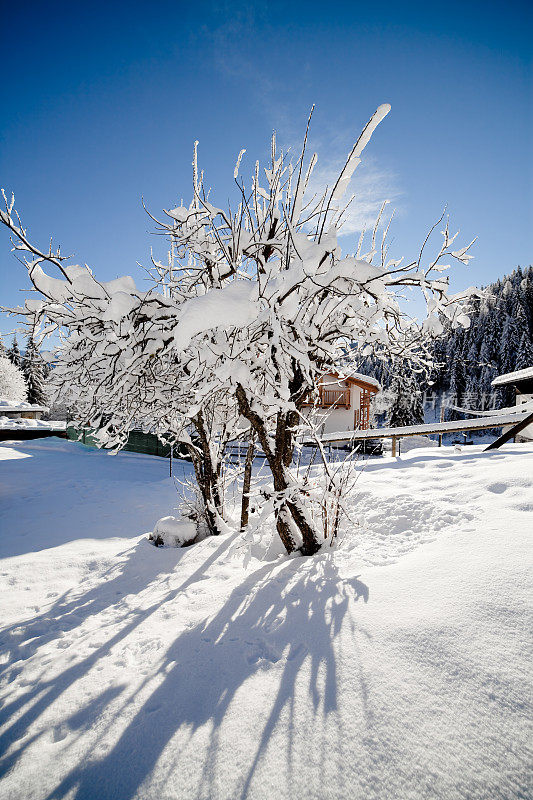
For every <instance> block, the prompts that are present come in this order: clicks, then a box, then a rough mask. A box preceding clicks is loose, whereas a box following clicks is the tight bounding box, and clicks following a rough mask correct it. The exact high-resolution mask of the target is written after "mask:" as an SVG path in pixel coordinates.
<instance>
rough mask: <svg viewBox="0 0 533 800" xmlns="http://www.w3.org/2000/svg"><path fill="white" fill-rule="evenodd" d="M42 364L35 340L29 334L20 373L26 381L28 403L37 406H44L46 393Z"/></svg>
mask: <svg viewBox="0 0 533 800" xmlns="http://www.w3.org/2000/svg"><path fill="white" fill-rule="evenodd" d="M43 367H44V362H43V358H42V356H41V354H40V352H39V348H38V347H37V344H36V342H35V339H34V338H33V336H32V335H31V334H30V335H29V336H28V343H27V346H26V352H25V353H24V358H23V360H22V371H23V373H24V377H25V379H26V386H27V388H28V403H35V404H36V405H38V406H42V405H45V404H46V393H45V389H44V382H45V379H44V369H43Z"/></svg>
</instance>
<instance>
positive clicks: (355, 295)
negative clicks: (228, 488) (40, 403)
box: [0, 105, 471, 554]
mask: <svg viewBox="0 0 533 800" xmlns="http://www.w3.org/2000/svg"><path fill="white" fill-rule="evenodd" d="M389 111H390V106H388V105H382V106H380V107H379V108H378V110H377V111H376V112H375V114H374V115H373V116H372V118H371V120H370V121H369V122H368V124H367V125H366V126H365V128H364V130H363V132H362V133H361V135H360V136H359V138H358V139H357V141H356V143H355V144H354V146H353V148H352V150H351V152H350V154H349V156H348V158H347V160H346V163H345V165H344V167H343V168H342V169H341V170H340V172H339V176H338V179H337V180H336V182H335V183H334V185H333V187H332V188H331V189H327V190H326V191H325V192H324V194H323V195H322V196H321V197H317V196H312V197H309V193H308V192H307V188H308V186H309V181H310V177H311V174H312V172H313V169H314V167H315V165H316V163H317V156H316V154H314V155H312V156H311V158H310V159H309V161H308V162H307V163H306V161H307V153H306V145H307V132H306V135H305V138H304V144H303V147H302V151H301V154H300V157H299V158H298V160H297V161H296V163H293V162H291V161H290V160H289V159H288V158H287V155H286V154H285V153H283V152H282V151H279V150H278V147H277V144H276V138H275V136H274V137H273V138H272V146H271V157H270V161H269V163H268V165H267V166H266V167H265V168H264V170H263V171H261V170H260V166H259V163H256V164H255V168H254V169H253V171H252V176H251V180H250V182H249V184H248V185H246V184H245V183H244V182H243V181H242V180H241V179H240V178H239V172H240V168H241V162H242V158H243V155H244V153H245V151H244V150H243V151H241V153H240V154H239V157H238V159H237V163H236V166H235V169H234V173H233V177H234V181H235V184H236V187H237V190H238V192H239V196H240V204H239V205H238V207H237V208H236V209H235V208H234V209H233V210H227V211H226V210H223V209H221V208H217V207H216V206H214V205H213V204H212V203H211V198H212V194H210V193H209V192H207V191H206V190H205V188H204V183H203V173H199V171H198V166H197V155H196V153H197V148H196V145H195V150H194V160H193V187H192V188H193V196H192V200H191V202H190V204H189V205H188V206H183V205H181V206H179V207H176V208H171V209H169V210H167V211H165V218H164V219H162V220H156V219H155V218H154V217H152V219H154V220H155V222H156V224H157V227H158V231H159V232H160V233H162V234H165V235H166V236H167V237H168V240H169V243H170V252H169V258H168V261H167V262H159V261H156V260H155V259H154V260H153V266H152V269H151V270H150V274H151V276H152V278H153V288H152V289H151V290H149V291H148V292H146V291H139V290H138V289H137V288H136V286H135V283H134V281H133V280H132V278H130V277H123V278H120V279H117V280H114V281H108V282H99V281H98V280H96V278H95V277H94V275H93V273H92V271H91V270H90V269H89V268H88V267H80V266H70V265H68V264H67V263H66V260H65V258H64V257H63V256H61V255H60V253H59V251H58V252H55V253H54V252H52V250H51V249H50V251H48V252H43V251H40V250H39V249H38V248H36V247H35V246H33V245H32V244H31V243H30V242H29V240H28V238H27V235H26V231H25V229H23V228H22V226H21V224H20V220H19V218H18V216H17V215H16V212H14V209H13V205H14V201H13V199H11V200H9V201H8V200H7V198H6V201H5V210H4V211H1V212H0V220H1V221H2V222H3V223H4V224H5V225H7V226H8V227H9V228H10V230H11V233H12V235H13V237H14V240H15V242H16V245H15V247H16V249H17V250H21V251H26V252H29V253H30V257H29V258H27V262H26V263H27V268H28V272H29V276H30V278H31V280H32V283H33V285H34V287H35V288H36V289H37V290H38V292H39V293H40V297H41V299H40V300H35V299H34V298H32V299H29V300H27V301H26V305H25V308H24V309H22V311H23V312H24V313H26V314H28V315H35V314H37V316H38V317H39V318H40V319H41V320H47V321H48V323H49V328H48V330H55V329H60V330H61V331H62V332H63V336H64V346H63V348H62V352H61V354H60V355H58V365H57V367H56V368H55V370H54V382H55V383H56V386H57V387H58V391H59V394H60V395H62V396H63V398H64V400H65V401H66V402H69V401H70V402H71V403H72V404H73V405H74V406H76V407H77V409H78V411H79V413H80V416H82V418H84V419H85V420H87V421H90V422H91V424H93V425H98V426H99V427H100V436H101V439H102V441H107V442H108V443H114V444H117V445H120V444H121V443H123V442H124V441H125V438H126V436H127V432H128V430H129V428H130V427H131V425H132V424H133V423H134V422H135V424H143V423H145V424H150V426H151V427H152V428H153V429H155V430H157V431H158V432H160V433H166V434H167V435H168V436H169V437H170V438H171V439H172V440H180V441H183V442H184V443H185V444H186V446H187V447H188V449H189V453H190V455H191V458H192V460H193V464H194V467H195V474H196V479H197V481H198V485H199V487H200V490H201V495H202V498H203V504H204V513H205V518H206V522H207V525H208V528H209V529H210V531H211V532H212V533H217V532H218V531H219V530H221V529H222V527H223V526H221V525H220V524H219V520H221V519H222V518H223V516H224V509H223V492H222V489H221V480H222V473H223V464H222V457H223V453H224V447H225V444H226V442H227V441H228V440H229V439H231V438H232V437H235V436H236V435H239V433H240V434H241V435H242V433H243V431H245V430H246V429H248V430H250V431H253V432H254V434H255V436H256V437H257V440H258V443H259V445H260V447H261V448H262V450H263V451H264V453H265V456H266V459H267V463H268V465H269V467H270V470H271V473H272V487H271V495H270V500H271V501H272V507H273V509H274V513H275V518H276V527H277V530H278V533H279V535H280V537H281V539H282V541H283V543H284V545H285V548H286V550H287V552H291V551H293V550H295V549H299V550H300V551H301V552H302V553H304V554H312V553H314V552H316V550H317V549H318V548H319V547H320V541H321V537H320V535H319V532H318V530H317V527H316V524H315V522H314V520H313V519H312V517H311V516H310V514H309V513H308V509H307V491H306V489H305V487H304V486H303V485H302V483H301V481H299V480H298V478H297V477H296V476H295V474H294V472H293V471H292V470H291V461H292V458H293V454H294V449H295V445H296V439H297V435H298V433H299V432H301V431H302V430H303V429H304V428H307V429H309V420H308V418H307V416H306V415H305V414H304V413H303V407H304V404H305V403H306V402H307V401H308V400H309V398H312V397H313V396H314V395H315V394H316V390H317V386H318V383H319V381H320V378H321V377H322V376H323V375H324V374H326V373H329V372H332V371H335V372H338V373H339V374H340V375H341V376H343V375H344V376H349V375H350V373H351V372H353V371H357V364H358V361H359V360H360V359H361V357H362V355H363V354H365V353H367V352H371V351H373V350H374V349H378V350H380V351H382V352H386V353H387V355H388V356H389V357H391V358H402V359H405V358H410V359H411V360H413V361H414V362H416V361H417V359H418V360H420V359H421V358H423V356H424V351H423V347H422V345H421V333H420V330H419V329H418V328H417V327H416V326H415V325H414V324H413V323H412V322H411V321H410V319H409V318H408V317H407V316H406V315H405V314H403V313H402V311H401V305H400V303H401V293H402V291H404V290H405V288H406V287H409V288H418V289H419V290H420V291H421V292H422V293H423V295H424V297H425V300H426V305H427V319H426V320H425V322H424V325H423V332H424V333H425V334H426V335H427V336H429V335H432V334H438V333H440V332H441V331H442V324H441V322H440V318H441V317H442V316H444V317H446V318H447V319H449V320H451V321H452V323H453V324H468V318H467V317H466V316H465V314H464V312H463V311H462V310H461V309H458V308H457V304H458V301H459V300H462V299H465V298H466V297H468V295H469V293H468V292H466V293H463V294H462V295H456V296H449V294H448V280H447V278H446V277H445V276H444V275H443V274H442V273H443V271H445V270H446V269H447V268H448V267H447V266H445V265H443V264H442V260H443V259H446V260H448V259H450V260H452V259H455V260H457V261H460V262H462V263H465V264H466V263H468V260H469V259H470V258H471V256H470V255H469V254H468V249H469V247H470V245H468V246H466V247H461V248H459V249H453V248H454V240H455V238H456V236H457V234H455V235H450V232H449V228H448V224H447V223H446V224H445V225H444V227H443V230H442V237H443V238H442V244H441V246H440V247H438V248H437V252H436V253H434V254H433V255H431V256H427V255H426V252H427V241H428V238H429V236H428V237H426V239H425V241H424V244H423V246H422V247H421V248H420V249H419V251H418V253H417V256H416V258H415V259H413V260H411V261H408V262H406V263H404V261H403V259H402V258H390V256H389V246H388V242H387V233H388V229H389V224H390V222H389V223H387V224H386V225H384V226H382V227H380V226H381V220H382V218H383V213H384V210H385V207H386V203H384V204H383V206H382V209H381V212H380V214H379V217H378V220H377V221H376V225H375V227H374V230H373V231H372V232H370V235H369V239H370V240H369V241H368V244H366V242H367V239H366V238H365V236H364V235H362V236H361V238H360V239H359V243H358V245H357V247H356V248H355V251H354V252H353V253H350V254H347V255H344V254H343V253H342V252H341V248H340V246H339V244H338V241H337V235H338V232H339V229H340V228H341V226H342V218H343V213H344V211H345V209H346V207H347V205H349V203H351V202H352V200H353V198H351V200H349V201H348V203H346V202H344V201H343V198H344V195H345V193H346V190H347V188H348V185H349V183H350V179H351V177H352V175H353V172H354V170H355V169H356V167H357V165H358V164H359V163H360V160H361V155H362V152H363V150H364V148H365V147H366V145H367V144H368V142H369V140H370V138H371V136H372V134H373V132H374V131H375V129H376V127H377V125H378V124H379V123H380V122H381V121H382V120H383V119H384V117H385V116H386V115H387V114H388V112H389ZM365 247H367V248H368V249H365ZM44 262H48V263H49V264H51V265H53V266H55V267H56V268H57V269H58V270H59V273H60V274H61V278H55V277H52V276H51V275H48V274H47V273H46V272H45V271H44V270H43V268H42V266H41V265H42V264H43V263H44ZM239 417H240V419H239ZM191 430H192V431H193V432H194V437H193V436H192V435H191Z"/></svg>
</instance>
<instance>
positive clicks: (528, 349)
mask: <svg viewBox="0 0 533 800" xmlns="http://www.w3.org/2000/svg"><path fill="white" fill-rule="evenodd" d="M526 367H533V342H532V341H531V336H529V334H528V333H527V332H526V331H524V333H523V334H522V338H521V339H520V344H519V346H518V354H517V357H516V363H515V369H517V370H518V369H526Z"/></svg>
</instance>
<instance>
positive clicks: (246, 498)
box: [241, 430, 255, 531]
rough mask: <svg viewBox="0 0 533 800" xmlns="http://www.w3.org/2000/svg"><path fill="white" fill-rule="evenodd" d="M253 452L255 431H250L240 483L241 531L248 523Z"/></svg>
mask: <svg viewBox="0 0 533 800" xmlns="http://www.w3.org/2000/svg"><path fill="white" fill-rule="evenodd" d="M254 453H255V431H254V430H251V431H250V439H249V441H248V449H247V450H246V459H245V461H244V478H243V483H242V502H241V531H243V530H244V529H245V528H246V527H247V525H248V512H249V508H250V486H251V484H252V466H253V461H254Z"/></svg>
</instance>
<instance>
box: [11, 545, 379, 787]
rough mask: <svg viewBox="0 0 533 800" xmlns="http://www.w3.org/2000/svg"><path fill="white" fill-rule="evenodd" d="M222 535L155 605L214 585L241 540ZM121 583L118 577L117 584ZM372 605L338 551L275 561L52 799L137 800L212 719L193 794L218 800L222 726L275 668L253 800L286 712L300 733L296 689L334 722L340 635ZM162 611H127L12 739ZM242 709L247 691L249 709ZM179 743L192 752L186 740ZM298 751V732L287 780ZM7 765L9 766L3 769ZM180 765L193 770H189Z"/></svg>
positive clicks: (185, 643)
mask: <svg viewBox="0 0 533 800" xmlns="http://www.w3.org/2000/svg"><path fill="white" fill-rule="evenodd" d="M224 538H225V541H224V542H222V543H221V545H220V547H218V548H217V549H216V550H215V551H214V552H213V553H212V555H211V556H210V558H209V559H208V560H207V561H206V562H203V564H202V568H201V569H200V570H198V571H197V572H196V573H193V575H191V576H190V578H189V579H187V581H186V582H185V583H184V584H183V585H182V586H180V587H178V588H177V589H175V590H172V591H170V592H168V594H167V595H165V596H164V597H163V599H162V600H160V601H158V603H157V608H160V607H161V605H162V603H168V602H172V601H173V600H175V599H176V598H177V597H178V596H179V594H180V592H182V591H184V589H185V588H186V585H191V583H194V582H195V581H198V580H201V579H202V577H205V574H204V573H205V571H206V570H208V569H209V567H210V566H211V565H212V564H213V562H214V561H216V560H217V559H218V557H219V556H220V555H221V553H222V552H223V551H224V550H225V549H226V548H227V547H228V546H229V545H230V544H231V542H232V539H233V537H224ZM156 552H158V551H156ZM176 552H178V553H180V552H183V551H176ZM164 554H165V556H167V555H168V556H169V557H171V554H172V551H168V550H165V551H164ZM174 563H175V562H174ZM171 568H172V567H171ZM116 580H117V581H120V577H117V578H116ZM368 597H369V590H368V587H367V586H365V584H364V583H362V582H361V581H360V580H358V579H357V578H351V579H348V580H345V579H341V578H340V576H339V574H338V572H337V568H336V566H335V562H334V558H333V556H332V554H321V555H320V554H319V555H318V556H315V557H311V558H296V559H290V560H288V561H286V562H285V563H284V564H283V565H282V566H281V567H280V566H279V562H278V565H277V566H273V565H272V564H269V565H266V566H263V567H261V568H259V569H258V570H256V571H255V572H253V573H252V574H250V575H249V577H247V578H246V579H245V580H244V581H243V582H242V583H241V584H239V586H237V587H236V588H235V589H234V590H233V592H232V593H231V594H230V595H229V597H228V598H227V600H226V601H225V602H224V603H223V604H222V605H221V607H220V609H219V611H218V613H217V614H216V615H215V616H213V617H211V618H207V619H205V620H203V621H202V622H200V623H199V624H197V625H196V626H195V627H193V628H189V629H186V630H185V631H183V632H182V633H180V635H178V636H177V638H176V639H175V641H174V642H173V644H172V645H171V647H170V648H169V649H168V651H167V652H166V654H165V656H164V658H163V660H162V662H161V663H160V666H159V672H158V674H159V677H160V678H161V682H160V683H159V685H158V686H157V688H156V689H155V690H153V691H152V693H151V695H150V696H149V697H148V699H146V701H145V702H143V704H142V706H141V707H139V708H138V710H137V711H136V713H135V715H134V716H133V718H131V720H130V722H129V724H128V725H127V726H126V728H125V729H124V730H123V731H122V732H121V734H120V736H119V737H118V739H115V737H113V735H112V734H113V726H114V724H115V723H117V724H118V723H119V720H120V711H117V712H114V716H113V719H112V721H111V722H110V724H109V727H108V732H109V733H110V735H111V739H112V740H113V741H115V744H114V745H113V746H111V748H110V749H109V750H108V751H107V752H106V753H105V755H103V756H102V757H100V758H97V757H95V756H93V758H92V760H89V761H82V762H80V763H76V764H75V765H74V766H73V768H72V769H71V771H70V772H69V774H68V775H66V776H65V777H64V779H63V780H62V781H61V782H60V783H59V785H58V786H57V787H56V788H55V789H54V790H53V791H52V792H51V793H50V794H49V796H48V800H53V799H54V800H55V799H57V798H64V797H66V796H68V797H73V798H76V800H94V798H99V799H100V800H103V799H104V798H113V800H128V798H133V797H135V796H136V794H137V792H138V790H139V788H140V787H141V785H142V784H143V783H144V782H145V781H146V780H147V779H149V777H150V775H151V773H152V771H153V769H154V767H155V766H156V764H157V762H158V760H159V758H160V756H161V755H162V753H163V750H164V749H165V748H166V747H167V745H168V744H169V742H170V741H171V740H172V738H173V737H174V736H175V735H176V734H178V733H180V732H181V733H182V736H181V737H180V741H181V742H182V741H183V740H184V739H185V740H186V741H187V742H188V741H190V738H191V737H192V736H193V735H194V733H195V731H197V730H198V728H200V726H204V725H205V724H206V723H210V728H209V730H210V733H209V745H208V747H207V750H206V754H205V759H204V763H203V777H202V779H201V781H200V783H199V785H198V786H197V789H196V793H197V796H198V797H199V796H202V797H204V796H211V794H212V792H211V790H213V791H214V790H215V781H216V777H217V775H216V769H217V755H218V750H219V735H220V729H221V725H222V723H223V722H224V721H225V720H226V718H228V717H231V714H232V713H233V710H232V712H230V713H229V714H228V711H229V709H230V706H231V704H232V701H233V700H234V699H235V696H236V694H237V693H238V692H239V690H240V689H241V687H243V685H244V684H245V683H246V681H248V680H249V679H251V678H252V677H253V676H254V675H255V674H256V673H257V672H258V671H265V670H266V671H271V672H270V676H269V685H270V686H271V687H272V705H271V707H270V711H269V714H268V717H267V719H266V721H264V723H262V728H261V730H259V731H258V732H257V737H256V735H255V734H254V741H256V744H255V753H254V754H253V756H252V755H251V754H250V753H249V754H248V756H244V754H241V761H240V762H239V766H238V767H236V769H235V774H234V779H235V782H236V786H235V797H241V798H246V797H247V795H248V791H249V788H250V786H251V783H252V780H253V778H254V775H255V772H256V768H257V767H258V765H259V763H260V761H261V759H262V757H263V755H264V754H265V751H266V749H267V747H268V745H269V742H270V740H271V737H272V734H273V733H274V731H275V730H276V727H277V725H278V723H279V722H280V719H281V716H282V714H283V715H284V717H285V715H286V714H288V715H289V720H290V721H289V723H288V730H291V728H292V722H293V719H294V714H295V704H296V689H297V686H298V687H299V692H300V693H301V692H302V691H304V693H305V691H307V693H308V697H309V702H310V704H311V706H310V707H311V708H312V709H313V713H314V714H315V715H316V714H319V713H322V714H323V715H324V717H326V716H327V715H329V714H330V713H331V712H334V711H335V710H336V709H337V666H336V657H335V639H336V637H337V635H338V633H339V631H340V630H341V625H342V622H343V620H344V618H345V615H346V613H347V611H348V609H349V606H350V604H351V603H353V602H354V601H358V600H359V599H362V600H363V601H364V602H367V601H368ZM91 602H95V601H94V598H93V599H91V598H90V597H89V598H88V603H87V608H88V609H90V607H91ZM82 608H83V607H82ZM65 609H66V616H67V618H68V615H69V614H70V613H72V609H70V608H69V607H68V605H67V606H65ZM153 610H154V607H152V608H147V609H143V610H142V611H141V610H139V611H138V612H134V613H133V618H131V613H130V615H129V617H125V618H124V627H123V628H122V629H121V630H120V632H119V633H117V634H115V635H114V636H113V637H112V638H111V639H110V640H109V641H107V642H106V643H105V644H104V645H102V646H101V647H100V648H99V650H97V651H95V652H94V653H92V654H91V656H90V657H89V658H88V659H86V660H85V662H82V663H78V664H76V665H74V666H73V667H71V668H70V669H68V670H66V671H65V672H64V673H63V674H61V675H59V676H57V677H56V678H53V679H52V680H51V681H49V682H48V684H47V683H46V682H45V683H44V684H41V685H40V686H39V687H38V688H36V689H35V690H31V691H30V692H29V693H28V695H26V696H25V697H24V699H23V700H22V703H23V704H27V705H26V711H25V713H24V714H23V716H22V718H19V719H18V720H17V722H16V723H14V725H13V726H12V727H11V729H10V731H8V732H7V734H5V735H6V736H7V742H6V743H9V742H10V741H11V742H12V741H13V739H16V738H18V737H20V736H23V735H24V732H25V730H27V729H28V726H29V725H30V724H31V722H32V721H34V720H35V719H37V718H38V717H39V716H40V715H41V714H43V713H44V712H45V710H46V709H47V708H48V706H49V705H50V704H51V703H52V702H53V701H54V700H55V699H56V698H57V697H58V696H59V695H60V694H61V693H62V692H64V691H65V690H66V689H67V688H68V687H69V686H71V685H72V684H73V683H74V682H75V681H76V680H78V678H80V677H82V675H83V674H85V672H86V671H87V669H89V668H90V667H91V666H92V665H94V663H95V662H96V661H97V660H98V659H100V658H102V657H104V656H105V655H106V654H107V653H108V652H109V650H110V649H111V647H113V645H114V644H115V643H116V641H117V640H118V639H121V638H124V637H125V636H127V635H128V633H129V632H130V631H131V630H133V629H134V628H135V627H136V626H137V625H138V624H140V623H141V622H142V621H144V620H145V619H146V618H147V617H148V616H149V615H150V614H151V613H152V611H153ZM174 610H175V606H174ZM82 613H83V612H82ZM176 613H177V611H176ZM354 657H355V658H356V652H355V651H354ZM304 663H305V675H306V676H307V675H308V676H309V679H308V684H307V690H306V689H305V688H304V689H302V686H301V676H300V672H301V670H302V667H303V666H304ZM156 674H157V673H156ZM153 678H154V675H150V676H149V677H147V678H146V680H145V681H144V683H143V685H142V686H141V687H140V690H142V689H143V688H145V687H146V685H147V684H148V681H150V680H153ZM354 690H355V691H357V690H358V691H359V692H360V694H361V698H362V704H363V707H364V706H365V697H366V695H365V686H364V681H363V679H362V677H361V686H359V687H358V689H357V687H354ZM107 691H108V692H109V690H107ZM36 698H37V699H36ZM115 700H116V695H113V696H111V695H107V696H106V695H105V693H104V692H102V695H101V696H100V697H99V698H96V699H93V701H92V706H91V708H90V709H89V710H88V711H89V714H100V713H101V711H102V707H103V705H105V704H106V703H107V702H111V701H115ZM34 701H35V702H34ZM242 701H243V695H242V694H241V695H240V697H239V703H240V704H241V705H239V708H240V710H241V711H242ZM126 702H131V701H126ZM244 702H245V704H246V708H245V710H244V713H245V714H247V715H249V716H250V718H251V719H253V718H254V714H255V710H256V709H255V704H254V697H253V696H252V695H250V697H249V698H248V697H245V700H244ZM32 703H33V704H32ZM8 713H9V710H8ZM76 719H77V720H78V722H79V725H81V722H80V721H81V720H85V719H86V714H85V709H84V710H83V712H79V713H78V715H77V717H76ZM71 723H72V720H71V721H70V722H69V721H68V720H66V721H65V724H67V725H69V727H70V728H71V729H72V727H73V725H72V724H71ZM84 724H86V723H84ZM82 727H83V726H82ZM339 735H340V734H339ZM27 744H28V742H27V741H25V742H24V745H22V746H21V748H20V750H18V751H17V752H16V753H14V754H11V755H10V758H9V764H12V763H13V762H14V761H15V760H16V759H17V758H18V757H19V755H20V753H21V751H22V749H23V748H24V747H25V746H27ZM182 747H184V748H185V747H186V744H185V745H182ZM292 750H293V746H292V737H291V735H290V734H289V735H288V737H287V743H286V746H285V751H286V752H284V753H281V752H280V754H279V757H280V758H284V759H286V765H287V770H288V772H289V774H290V773H291V771H292V770H293V760H294V753H293V752H292ZM167 757H168V751H167V754H166V755H165V758H167ZM171 757H172V758H174V764H173V765H171V767H170V769H169V770H168V771H169V772H172V771H173V769H174V768H175V767H176V766H178V767H179V766H180V765H179V760H180V753H176V754H175V755H174V756H171ZM246 758H248V763H246ZM9 764H6V763H4V765H3V766H4V767H5V766H9ZM0 766H2V765H0ZM183 769H186V763H185V764H184V766H183ZM294 769H296V767H294ZM165 788H166V789H167V791H168V790H169V789H171V794H172V795H173V796H174V794H175V795H176V796H180V795H179V787H176V786H173V787H172V788H171V787H170V786H169V787H165Z"/></svg>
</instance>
